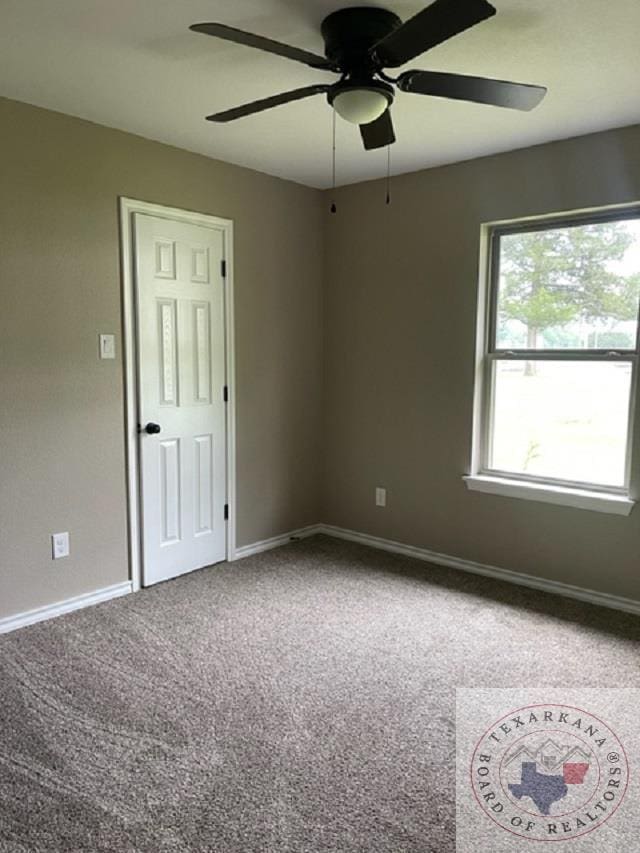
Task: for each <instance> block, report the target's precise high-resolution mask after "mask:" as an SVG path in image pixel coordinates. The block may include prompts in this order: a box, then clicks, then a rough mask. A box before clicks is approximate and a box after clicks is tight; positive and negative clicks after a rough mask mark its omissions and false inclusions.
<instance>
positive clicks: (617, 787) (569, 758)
mask: <svg viewBox="0 0 640 853" xmlns="http://www.w3.org/2000/svg"><path fill="white" fill-rule="evenodd" d="M469 773H470V781H471V787H472V790H473V794H474V796H475V798H476V800H477V802H478V805H479V807H480V808H481V809H482V810H483V811H484V812H485V814H486V815H488V817H490V818H491V820H492V821H494V823H496V824H497V825H498V826H500V827H501V828H502V829H504V830H506V831H507V832H510V833H512V834H514V835H520V836H522V837H523V838H527V839H531V840H536V841H559V840H565V839H568V838H578V837H580V836H583V835H586V834H587V833H591V832H594V831H595V830H597V829H598V828H599V827H600V826H602V825H603V824H604V823H605V822H606V821H607V820H609V818H611V817H612V815H613V814H615V812H616V810H617V809H618V808H619V806H620V805H621V803H622V801H623V799H624V797H625V794H626V792H627V786H628V782H629V766H628V761H627V755H626V752H625V749H624V746H623V744H622V743H621V742H620V740H619V739H618V736H617V735H616V734H615V732H614V731H613V730H612V729H611V727H610V726H609V725H608V724H607V723H606V722H605V721H604V720H602V719H600V718H598V717H596V716H594V715H593V714H591V713H590V712H589V711H588V710H585V709H582V708H576V707H573V706H570V705H562V704H542V705H541V704H535V705H529V706H527V707H523V708H517V709H515V710H513V711H511V712H510V713H508V714H506V715H504V716H503V717H501V718H500V719H497V720H495V721H494V722H493V723H492V724H491V726H490V727H489V728H488V729H487V730H486V731H485V732H484V734H483V735H482V736H481V737H480V739H479V741H478V743H477V745H476V748H475V750H474V752H473V756H472V758H471V765H470V768H469Z"/></svg>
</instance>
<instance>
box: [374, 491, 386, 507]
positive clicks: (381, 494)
mask: <svg viewBox="0 0 640 853" xmlns="http://www.w3.org/2000/svg"><path fill="white" fill-rule="evenodd" d="M386 505H387V490H386V489H381V488H380V487H379V486H378V488H377V489H376V506H386Z"/></svg>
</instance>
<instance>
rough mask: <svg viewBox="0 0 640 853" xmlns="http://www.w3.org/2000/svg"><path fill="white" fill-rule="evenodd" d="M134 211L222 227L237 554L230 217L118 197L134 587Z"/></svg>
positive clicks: (136, 581)
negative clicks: (221, 217)
mask: <svg viewBox="0 0 640 853" xmlns="http://www.w3.org/2000/svg"><path fill="white" fill-rule="evenodd" d="M134 213H146V214H150V215H151V216H159V217H162V218H163V219H170V220H173V221H175V222H186V223H189V224H191V225H201V226H204V227H208V228H211V227H214V228H216V229H217V230H219V231H222V232H223V240H224V257H225V260H226V278H225V300H224V306H225V308H224V325H225V362H226V364H225V376H226V385H227V386H228V388H229V400H228V403H227V406H226V427H227V454H226V457H227V500H226V503H227V504H228V505H229V519H228V522H227V560H229V561H231V560H233V559H235V552H236V405H235V400H236V384H235V345H234V320H233V305H234V299H233V221H232V220H231V219H220V218H219V217H217V216H209V215H208V214H205V213H196V212H193V211H189V210H180V209H179V208H175V207H164V206H163V205H160V204H152V203H151V202H146V201H137V200H136V199H132V198H125V197H123V196H121V197H120V247H121V252H120V258H121V265H122V297H123V303H122V304H123V323H124V331H123V357H124V377H125V436H126V453H127V498H128V519H129V563H130V574H131V583H132V586H133V590H134V592H135V591H136V590H138V589H140V587H141V586H142V538H141V530H140V519H141V505H140V460H139V458H138V457H139V453H138V366H137V357H138V353H137V348H136V308H135V306H136V291H135V288H136V276H135V255H134V233H133V215H134Z"/></svg>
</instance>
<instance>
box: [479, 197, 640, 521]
mask: <svg viewBox="0 0 640 853" xmlns="http://www.w3.org/2000/svg"><path fill="white" fill-rule="evenodd" d="M631 219H634V220H639V219H640V205H638V204H634V205H625V206H620V207H614V208H608V209H598V210H592V211H586V212H578V213H569V214H567V213H564V214H560V215H553V216H545V217H540V218H535V219H522V220H518V221H512V222H507V223H494V224H490V225H485V226H483V241H482V243H483V245H482V252H481V268H480V269H481V282H480V285H481V286H480V299H479V305H478V337H479V341H478V342H477V344H478V345H477V366H476V367H477V372H476V388H475V415H474V429H473V458H472V472H471V475H470V476H469V477H467V478H465V479H466V480H467V486H468V487H469V488H473V489H475V490H479V491H489V492H492V493H495V492H496V484H504V486H505V491H504V493H505V494H507V493H509V494H512V493H513V492H514V491H515V492H518V491H519V489H518V487H519V486H522V487H523V488H524V490H525V491H526V488H527V486H529V487H531V497H534V496H535V495H536V494H539V493H540V491H541V489H544V488H545V487H546V488H548V490H549V492H550V495H551V497H550V499H551V498H553V499H552V500H551V502H553V503H561V502H562V501H561V500H559V499H557V495H558V494H560V493H562V492H563V491H564V492H566V493H567V494H571V493H573V494H579V495H587V494H588V495H590V496H595V497H596V498H597V496H598V495H601V496H602V497H603V498H611V499H618V500H619V499H628V498H629V491H630V487H631V485H632V483H631V477H632V463H633V460H632V456H633V444H634V426H635V419H636V414H637V401H638V397H639V393H638V375H639V371H640V306H639V311H638V320H637V326H636V345H635V349H616V350H612V349H590V350H585V349H581V350H576V349H544V350H541V349H536V350H531V349H527V348H522V349H506V348H500V347H498V346H497V322H498V298H499V283H500V241H501V239H502V237H504V236H508V235H509V234H517V233H523V232H525V233H531V232H533V231H549V230H555V229H559V228H571V227H580V226H582V225H592V224H599V223H604V222H622V221H625V220H631ZM524 360H526V361H555V362H562V361H570V362H598V363H605V364H611V363H625V364H630V366H631V380H630V390H629V404H628V411H627V424H626V426H627V437H626V448H625V469H624V483H623V485H621V486H609V485H603V484H600V483H592V482H589V481H588V480H580V481H574V480H567V479H564V478H561V477H541V476H537V475H533V474H524V473H519V472H513V471H504V470H501V469H499V468H493V467H491V466H490V465H489V461H490V453H491V446H492V440H493V413H494V395H495V386H496V382H495V365H496V364H498V363H500V362H505V361H524ZM470 481H472V482H470ZM483 481H484V483H483ZM487 484H488V487H486V486H487ZM514 487H515V489H514ZM515 496H529V495H525V494H522V495H519V494H516V495H515ZM631 505H632V504H631ZM591 508H594V507H591Z"/></svg>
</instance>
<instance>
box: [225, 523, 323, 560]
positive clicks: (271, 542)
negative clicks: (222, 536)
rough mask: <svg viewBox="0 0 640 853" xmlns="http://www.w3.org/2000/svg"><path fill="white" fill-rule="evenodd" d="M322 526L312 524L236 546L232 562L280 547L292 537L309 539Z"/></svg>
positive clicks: (318, 531) (319, 530)
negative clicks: (239, 546) (249, 543)
mask: <svg viewBox="0 0 640 853" xmlns="http://www.w3.org/2000/svg"><path fill="white" fill-rule="evenodd" d="M321 527H322V525H320V524H310V525H309V526H308V527H300V528H298V530H290V531H289V532H288V533H283V534H282V535H281V536H272V537H271V539H263V540H262V541H261V542H252V543H251V545H243V546H242V547H241V548H236V550H235V554H234V556H233V558H232V560H231V561H230V562H232V561H235V560H242V559H243V558H244V557H250V556H251V555H252V554H260V553H262V551H269V550H271V548H279V547H280V546H281V545H286V544H287V543H289V542H291V540H292V539H307V538H308V537H309V536H314V535H315V534H316V533H320V532H321Z"/></svg>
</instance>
